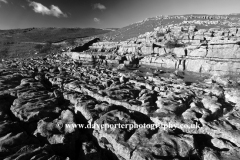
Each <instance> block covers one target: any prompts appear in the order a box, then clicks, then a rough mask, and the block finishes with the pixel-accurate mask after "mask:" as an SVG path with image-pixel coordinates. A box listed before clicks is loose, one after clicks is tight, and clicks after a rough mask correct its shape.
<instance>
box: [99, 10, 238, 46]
mask: <svg viewBox="0 0 240 160" xmlns="http://www.w3.org/2000/svg"><path fill="white" fill-rule="evenodd" d="M177 24H194V25H196V26H197V28H199V29H209V28H229V27H233V26H236V27H237V26H240V14H229V15H206V14H191V15H171V16H156V17H152V18H147V19H145V20H143V21H140V22H136V23H133V24H130V25H128V26H126V27H123V28H121V29H119V30H117V31H114V32H109V33H107V34H106V35H105V37H104V39H105V40H107V41H124V40H127V39H130V38H133V37H138V36H139V35H141V34H144V33H146V32H150V31H153V30H154V28H156V27H160V26H161V27H165V26H168V25H177Z"/></svg>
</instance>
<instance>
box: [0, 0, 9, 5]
mask: <svg viewBox="0 0 240 160" xmlns="http://www.w3.org/2000/svg"><path fill="white" fill-rule="evenodd" d="M0 2H3V3H6V4H7V3H8V1H7V0H0Z"/></svg>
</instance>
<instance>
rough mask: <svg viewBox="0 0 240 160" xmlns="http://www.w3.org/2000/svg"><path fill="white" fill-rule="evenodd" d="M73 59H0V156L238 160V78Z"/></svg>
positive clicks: (122, 61)
mask: <svg viewBox="0 0 240 160" xmlns="http://www.w3.org/2000/svg"><path fill="white" fill-rule="evenodd" d="M109 45H116V44H109ZM110 49H111V48H110ZM90 56H92V55H90ZM107 56H108V59H110V58H115V60H116V59H117V60H118V61H119V62H120V64H124V66H125V67H129V66H130V65H132V66H131V67H133V65H134V64H135V61H136V59H137V56H129V55H122V56H120V57H118V56H114V55H113V56H112V57H111V56H109V55H107ZM123 56H124V57H125V58H126V59H124V58H123V59H122V57H123ZM76 57H78V55H76ZM72 58H73V59H72ZM72 58H71V56H70V57H69V55H66V54H55V55H48V56H46V57H44V58H35V59H33V58H29V59H15V60H6V61H5V62H4V63H3V64H2V66H3V67H4V68H3V69H1V70H0V84H1V85H0V146H1V147H0V158H1V159H6V160H7V159H9V160H10V159H49V160H50V159H71V160H75V159H77V160H78V159H84V160H90V159H96V160H112V159H113V160H115V159H116V160H117V159H119V160H145V159H156V160H157V159H175V160H177V159H179V160H182V159H196V160H198V159H199V160H201V159H209V160H210V159H216V160H223V159H233V160H235V159H236V160H237V159H240V152H239V151H240V131H239V130H240V125H239V124H240V108H239V97H240V87H239V80H236V79H231V78H229V79H228V78H219V77H205V80H203V79H199V80H195V81H191V82H189V81H188V82H187V81H185V79H184V77H185V76H186V75H187V74H190V73H185V72H183V71H179V70H177V71H168V70H162V69H156V68H155V69H151V70H148V71H145V70H144V69H146V68H147V67H146V68H144V69H142V68H138V70H125V71H124V70H121V68H120V67H111V66H109V64H107V65H106V64H105V63H94V64H93V65H86V64H81V63H80V61H79V60H78V59H76V58H74V57H72ZM78 58H79V57H78ZM80 58H81V57H80ZM98 59H99V58H98ZM104 60H106V59H104ZM173 61H174V60H173ZM136 64H137V63H136ZM173 65H174V63H173ZM135 67H137V66H135ZM190 76H191V75H190Z"/></svg>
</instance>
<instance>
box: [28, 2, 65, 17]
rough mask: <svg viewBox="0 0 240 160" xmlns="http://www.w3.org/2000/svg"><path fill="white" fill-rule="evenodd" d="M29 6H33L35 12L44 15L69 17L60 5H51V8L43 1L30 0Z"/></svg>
mask: <svg viewBox="0 0 240 160" xmlns="http://www.w3.org/2000/svg"><path fill="white" fill-rule="evenodd" d="M29 6H31V7H33V10H34V12H36V13H41V14H42V15H51V16H55V17H58V18H59V17H61V16H62V17H67V14H65V13H63V12H62V11H61V10H60V8H59V7H58V6H55V5H51V7H50V9H49V8H48V7H46V6H44V5H42V4H41V3H37V2H34V1H33V2H31V1H29Z"/></svg>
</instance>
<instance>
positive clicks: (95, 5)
mask: <svg viewBox="0 0 240 160" xmlns="http://www.w3.org/2000/svg"><path fill="white" fill-rule="evenodd" d="M93 9H99V10H101V11H102V10H105V9H107V8H106V6H104V5H103V4H101V3H95V4H94V5H93Z"/></svg>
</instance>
